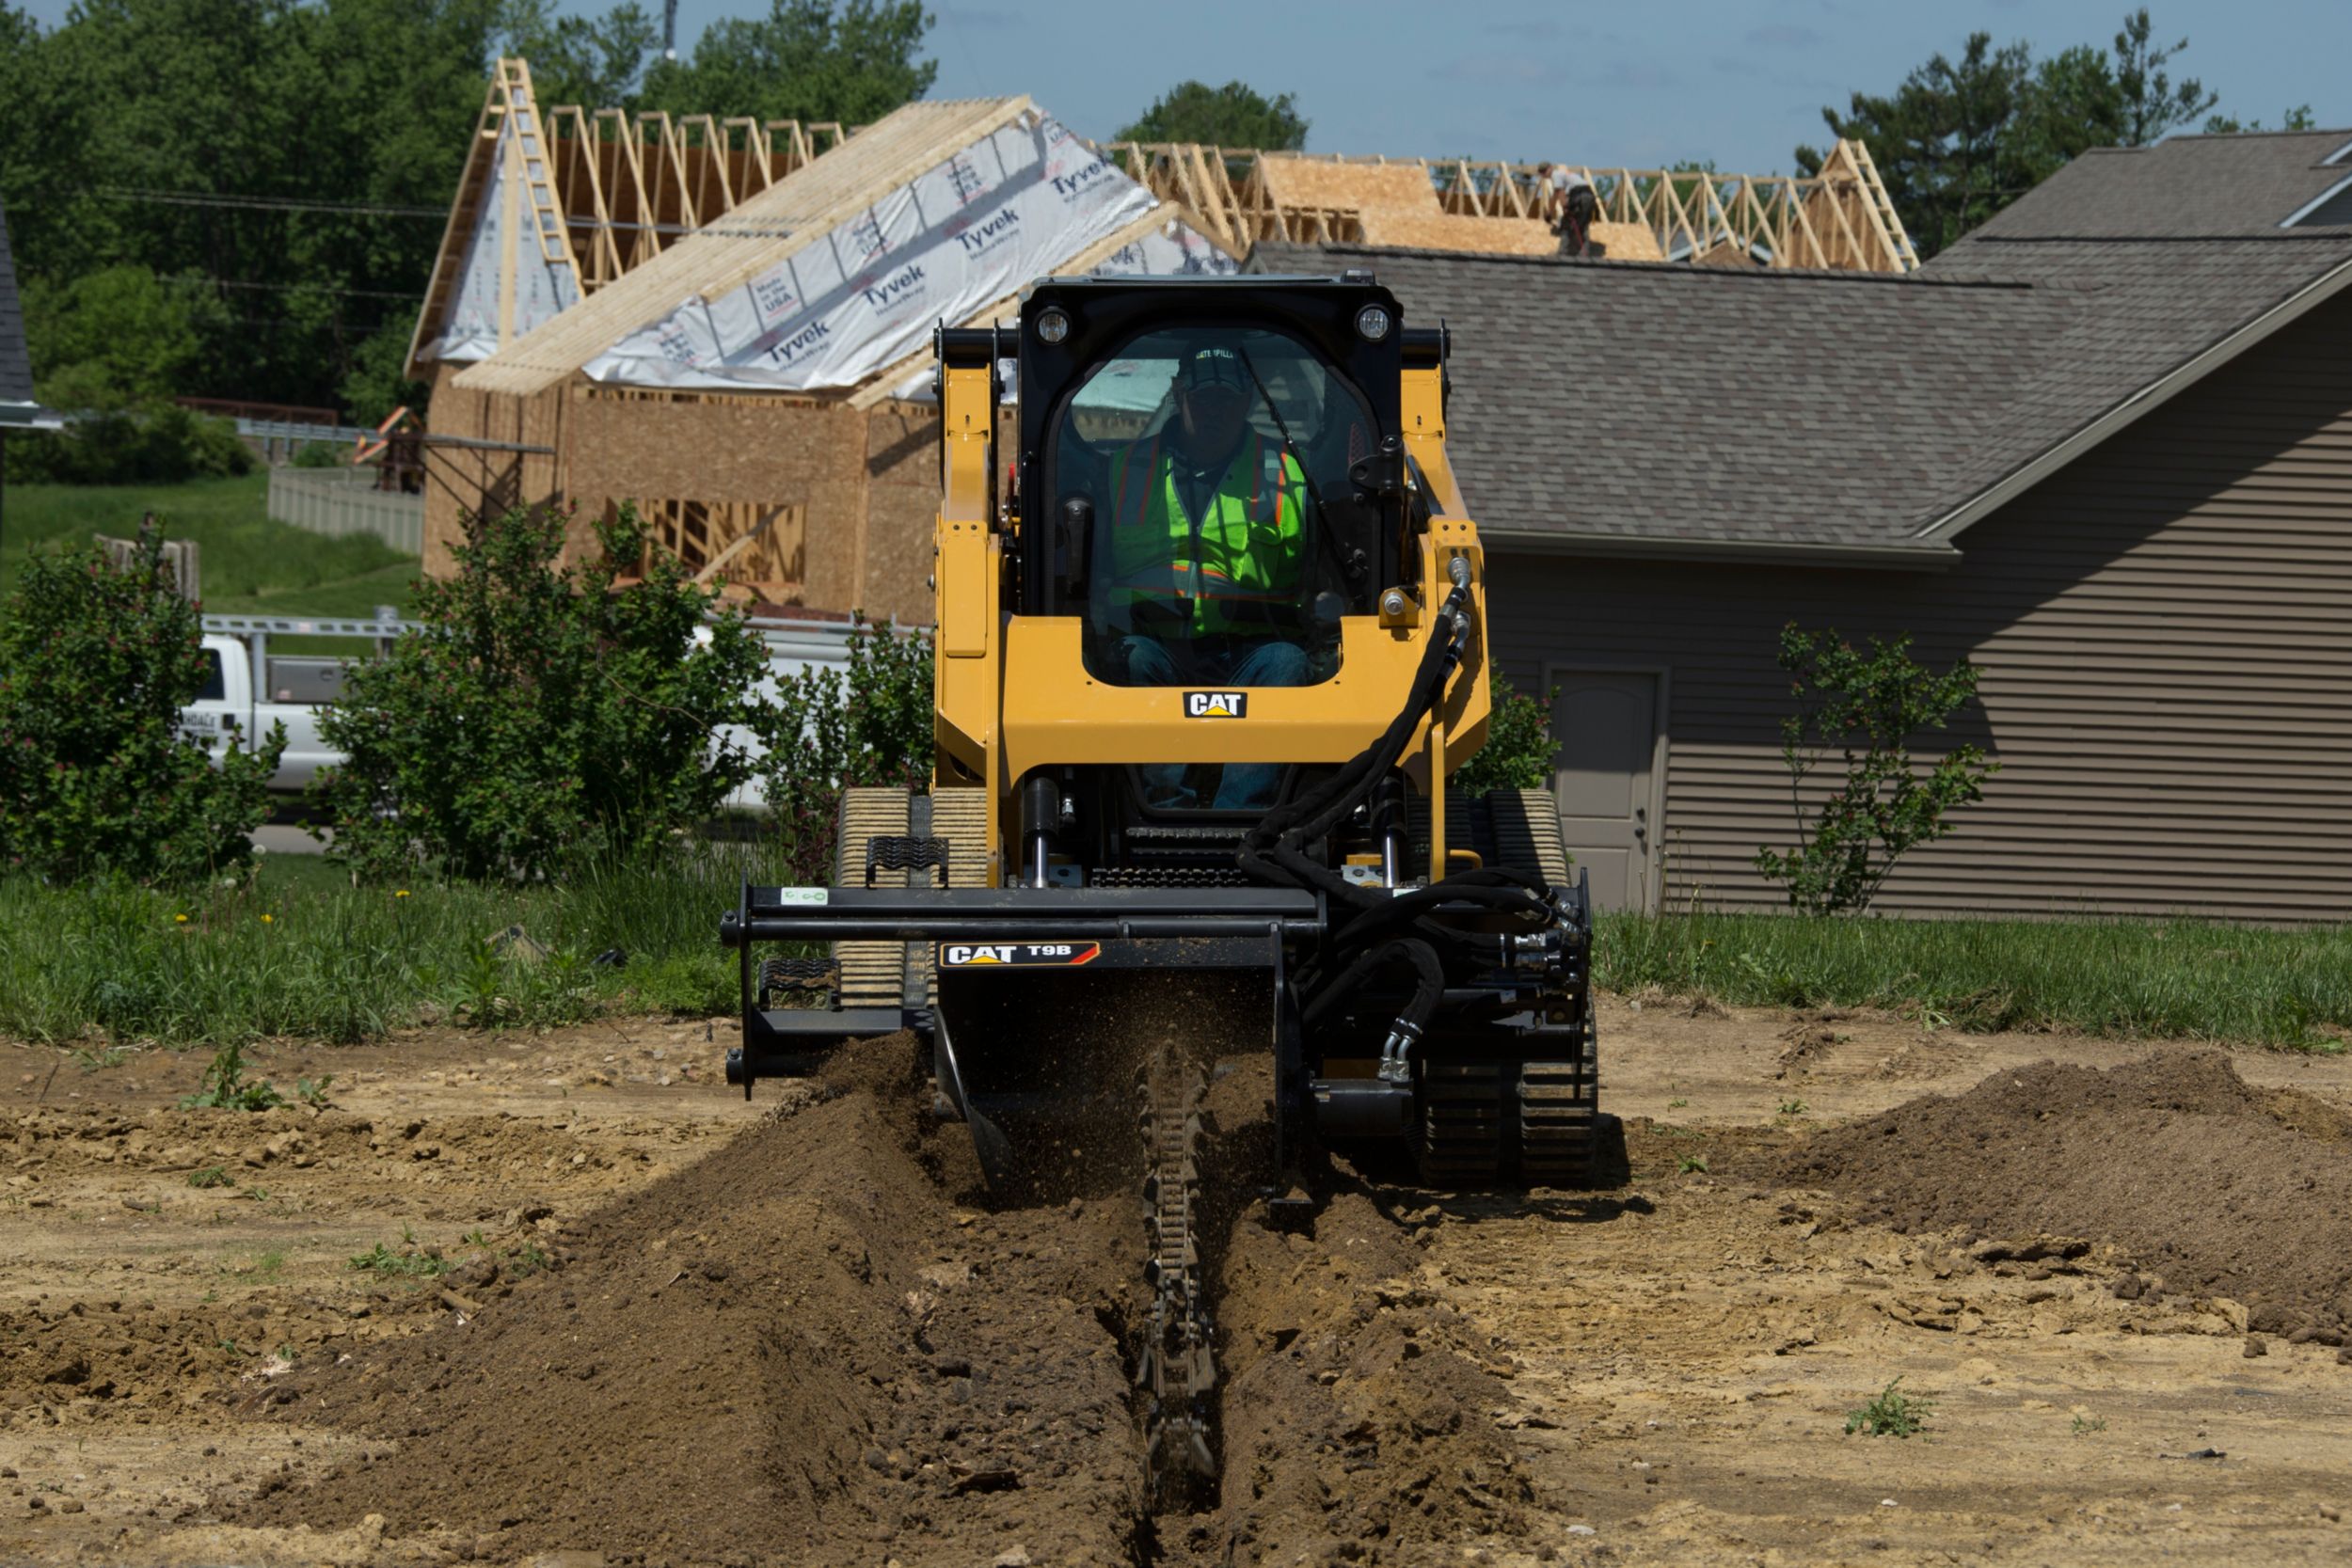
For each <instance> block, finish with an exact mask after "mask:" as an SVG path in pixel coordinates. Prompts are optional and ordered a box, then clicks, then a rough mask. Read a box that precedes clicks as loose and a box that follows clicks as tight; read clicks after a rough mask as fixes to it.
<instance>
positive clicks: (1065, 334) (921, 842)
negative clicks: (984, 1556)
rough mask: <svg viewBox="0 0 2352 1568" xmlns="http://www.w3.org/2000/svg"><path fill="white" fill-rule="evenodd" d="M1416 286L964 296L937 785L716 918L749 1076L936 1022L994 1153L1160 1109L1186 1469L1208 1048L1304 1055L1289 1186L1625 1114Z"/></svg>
mask: <svg viewBox="0 0 2352 1568" xmlns="http://www.w3.org/2000/svg"><path fill="white" fill-rule="evenodd" d="M1406 321H1407V318H1406V312H1405V309H1404V308H1403V306H1402V305H1401V304H1400V303H1399V301H1398V300H1397V299H1396V298H1395V297H1394V296H1393V295H1392V294H1391V293H1390V292H1389V291H1388V290H1387V289H1386V288H1384V287H1382V286H1381V285H1380V284H1378V283H1377V282H1376V281H1375V279H1374V278H1373V277H1372V276H1371V275H1370V274H1368V273H1359V272H1351V273H1349V274H1347V275H1346V276H1344V277H1331V278H1306V277H1300V278H1279V277H1241V278H1228V279H1161V278H1152V279H1135V278H1117V279H1101V278H1051V279H1045V280H1042V281H1041V282H1039V283H1038V284H1036V285H1034V286H1033V287H1032V288H1031V290H1030V291H1029V293H1027V295H1026V296H1025V300H1024V302H1023V305H1022V309H1021V311H1020V317H1019V322H1018V325H1017V326H1008V327H984V328H971V329H945V328H943V329H942V330H941V331H940V332H939V334H938V340H937V348H938V357H939V365H940V368H939V372H938V390H939V400H940V406H941V413H942V420H941V442H942V450H941V453H940V470H941V483H942V493H941V499H940V509H939V518H938V524H937V532H936V557H935V579H934V583H933V586H934V589H935V591H936V595H937V600H936V613H937V619H936V623H935V625H936V641H935V645H934V655H935V660H936V675H935V688H934V695H935V734H936V737H937V756H936V764H935V769H934V772H933V775H932V786H931V788H930V790H929V792H928V793H918V794H914V795H910V794H908V793H907V792H904V791H895V790H874V789H853V790H850V791H849V792H848V794H847V798H846V799H845V800H844V802H843V804H842V808H841V817H840V841H839V855H838V875H837V876H836V878H835V880H834V885H833V886H832V887H829V888H798V887H764V886H746V887H745V888H744V889H743V893H742V897H741V901H740V904H739V908H738V909H736V910H735V911H730V912H729V913H728V914H726V915H725V916H724V917H723V920H722V923H721V937H722V940H723V942H726V943H728V944H730V945H733V946H735V947H737V948H739V950H740V953H741V965H742V991H743V1037H742V1044H741V1046H740V1048H739V1049H738V1050H736V1051H734V1052H733V1053H731V1054H730V1056H729V1058H728V1063H727V1072H728V1077H729V1080H730V1082H735V1083H739V1084H741V1085H743V1086H744V1091H745V1093H746V1094H747V1095H748V1094H749V1093H750V1092H751V1085H753V1084H754V1083H755V1081H756V1080H758V1079H760V1078H762V1077H768V1076H775V1075H781V1074H786V1073H794V1072H803V1071H805V1070H807V1069H808V1068H809V1066H810V1065H811V1063H812V1062H813V1060H815V1059H816V1058H817V1057H818V1055H820V1054H821V1053H822V1052H823V1051H824V1050H826V1049H828V1048H830V1047H831V1046H833V1045H835V1044H837V1043H839V1042H840V1041H841V1040H843V1039H845V1038H849V1037H863V1036H872V1035H882V1034H887V1033H890V1032H893V1031H897V1030H901V1029H907V1030H913V1031H915V1032H916V1033H917V1034H918V1035H920V1036H921V1037H926V1038H927V1039H928V1040H929V1042H930V1055H931V1060H932V1063H933V1068H934V1071H935V1075H936V1088H937V1096H938V1102H939V1104H940V1106H941V1108H942V1111H943V1114H946V1115H948V1116H952V1117H960V1118H961V1119H962V1120H963V1121H965V1122H966V1123H968V1124H969V1125H970V1128H971V1130H972V1133H973V1136H974V1139H975V1142H976V1145H977V1150H978V1153H979V1157H980V1162H981V1164H982V1167H983V1168H984V1169H985V1170H986V1172H987V1173H988V1176H989V1179H990V1180H991V1181H992V1182H1003V1183H1015V1184H1018V1183H1026V1182H1034V1181H1036V1180H1040V1179H1041V1176H1051V1175H1054V1174H1057V1173H1059V1172H1062V1171H1064V1170H1065V1169H1066V1168H1067V1167H1068V1166H1070V1165H1071V1164H1073V1163H1075V1164H1078V1165H1080V1166H1085V1165H1087V1164H1089V1163H1090V1162H1093V1161H1096V1160H1098V1159H1109V1158H1113V1157H1114V1156H1120V1155H1123V1156H1125V1157H1127V1158H1129V1159H1130V1160H1132V1159H1133V1158H1134V1154H1133V1151H1134V1149H1135V1148H1136V1131H1137V1126H1138V1122H1140V1126H1141V1131H1142V1134H1143V1136H1142V1145H1143V1149H1142V1155H1141V1158H1142V1159H1143V1161H1144V1170H1145V1191H1146V1206H1147V1213H1148V1216H1149V1219H1150V1222H1151V1223H1150V1227H1149V1230H1150V1243H1149V1244H1150V1248H1151V1255H1150V1257H1149V1258H1148V1259H1147V1272H1148V1275H1149V1276H1150V1278H1151V1279H1152V1283H1153V1287H1154V1289H1155V1291H1156V1292H1157V1308H1156V1311H1157V1315H1156V1317H1155V1319H1154V1323H1155V1325H1156V1326H1155V1328H1154V1330H1153V1332H1152V1336H1151V1339H1152V1342H1151V1343H1150V1344H1148V1345H1147V1346H1146V1347H1145V1348H1144V1351H1143V1353H1142V1354H1141V1355H1140V1356H1139V1358H1138V1359H1139V1362H1140V1367H1139V1370H1138V1376H1139V1377H1140V1378H1141V1379H1142V1380H1143V1381H1144V1382H1145V1384H1146V1386H1147V1387H1148V1390H1149V1396H1150V1398H1149V1404H1150V1407H1151V1410H1152V1418H1151V1431H1150V1434H1149V1437H1150V1447H1151V1451H1152V1465H1153V1473H1154V1475H1155V1476H1157V1477H1160V1478H1162V1479H1163V1480H1167V1479H1168V1478H1171V1477H1174V1478H1181V1477H1184V1476H1188V1475H1200V1474H1203V1473H1207V1472H1209V1471H1211V1470H1213V1468H1214V1464H1213V1457H1212V1453H1211V1441H1212V1434H1211V1432H1210V1427H1209V1421H1208V1409H1209V1402H1208V1394H1209V1389H1210V1385H1211V1382H1212V1380H1213V1378H1214V1366H1213V1360H1214V1357H1213V1337H1212V1335H1211V1332H1210V1324H1209V1321H1208V1314H1207V1303H1206V1298H1205V1296H1204V1294H1203V1292H1202V1285H1201V1277H1202V1276H1201V1269H1200V1256H1199V1253H1200V1247H1199V1236H1198V1234H1197V1227H1198V1218H1197V1216H1198V1214H1199V1212H1200V1202H1201V1194H1200V1191H1199V1185H1200V1179H1199V1171H1200V1164H1201V1150H1200V1137H1201V1132H1200V1129H1201V1125H1202V1117H1201V1114H1200V1098H1201V1095H1202V1092H1203V1085H1204V1083H1205V1081H1206V1080H1205V1074H1206V1073H1207V1072H1208V1071H1210V1070H1212V1069H1213V1067H1214V1065H1215V1064H1216V1062H1218V1061H1219V1060H1222V1059H1230V1058H1232V1057H1234V1056H1237V1055H1244V1054H1248V1053H1260V1054H1262V1055H1263V1056H1265V1057H1268V1058H1270V1062H1271V1080H1272V1085H1273V1087H1272V1096H1271V1098H1272V1105H1271V1108H1270V1109H1271V1117H1270V1120H1271V1126H1272V1128H1273V1130H1274V1136H1273V1138H1272V1140H1271V1142H1272V1148H1271V1149H1270V1151H1269V1152H1268V1153H1267V1154H1266V1155H1265V1156H1264V1158H1265V1160H1266V1161H1267V1163H1268V1168H1266V1169H1265V1171H1264V1172H1263V1176H1264V1181H1263V1191H1265V1192H1268V1193H1271V1194H1277V1195H1279V1194H1280V1193H1282V1192H1285V1191H1287V1190H1291V1189H1292V1187H1293V1185H1294V1184H1293V1183H1292V1181H1291V1180H1289V1173H1290V1172H1293V1171H1295V1170H1296V1169H1298V1168H1299V1163H1300V1161H1301V1159H1302V1157H1303V1154H1304V1152H1305V1151H1306V1150H1308V1149H1310V1148H1312V1147H1315V1146H1317V1145H1325V1144H1328V1145H1343V1146H1344V1145H1363V1144H1387V1145H1389V1146H1391V1147H1393V1148H1396V1149H1398V1150H1399V1151H1400V1152H1402V1153H1406V1154H1409V1157H1410V1159H1411V1160H1412V1161H1413V1162H1415V1164H1417V1166H1418V1170H1419V1174H1420V1178H1421V1180H1422V1181H1423V1182H1424V1183H1426V1184H1428V1185H1430V1186H1434V1187H1439V1188H1464V1187H1486V1186H1504V1187H1510V1186H1521V1187H1524V1186H1533V1185H1574V1184H1577V1183H1580V1182H1581V1181H1583V1180H1585V1178H1586V1176H1587V1173H1588V1171H1589V1170H1590V1169H1591V1166H1592V1164H1593V1160H1594V1153H1595V1144H1596V1139H1597V1136H1598V1135H1599V1131H1600V1130H1599V1127H1598V1125H1597V1121H1598V1117H1597V1099H1596V1094H1597V1073H1596V1065H1595V1056H1594V1037H1593V1016H1592V1006H1591V997H1590V990H1589V985H1588V979H1587V961H1588V956H1589V951H1590V945H1591V938H1592V924H1591V916H1590V912H1589V906H1588V902H1587V895H1586V888H1585V883H1584V879H1583V878H1582V876H1581V874H1579V875H1576V876H1574V877H1573V878H1572V877H1571V874H1570V868H1569V865H1568V862H1567V856H1566V854H1565V850H1564V848H1563V847H1562V843H1561V835H1560V825H1559V817H1558V816H1557V813H1556V809H1555V807H1554V805H1553V803H1552V800H1551V798H1550V796H1549V794H1547V793H1543V792H1538V791H1515V790H1498V791H1493V792H1490V793H1487V794H1486V795H1484V796H1483V797H1481V798H1479V799H1476V800H1470V799H1465V798H1463V797H1462V795H1461V794H1460V793H1459V792H1458V791H1456V790H1450V789H1449V788H1448V780H1449V778H1450V777H1451V776H1452V775H1453V773H1454V771H1455V769H1456V768H1458V767H1459V766H1460V765H1461V763H1462V762H1463V761H1464V760H1465V759H1466V758H1468V757H1469V756H1470V753H1471V752H1474V751H1476V750H1477V749H1478V747H1479V745H1480V743H1481V742H1482V740H1483V739H1484V737H1485V734H1486V721H1487V712H1488V690H1487V680H1486V669H1487V648H1486V595H1485V580H1484V578H1485V559H1484V556H1483V553H1482V551H1481V549H1480V546H1479V540H1478V530H1477V527H1476V525H1475V524H1473V523H1472V522H1471V520H1470V516H1469V515H1468V514H1467V513H1466V511H1465V509H1464V506H1463V501H1462V497H1461V493H1460V491H1459V489H1458V487H1457V486H1456V484H1455V483H1454V473H1453V469H1452V467H1451V466H1450V465H1449V463H1448V461H1447V456H1446V429H1445V412H1446V358H1447V340H1446V335H1445V333H1444V331H1443V330H1442V328H1432V327H1419V326H1411V325H1406ZM1203 388H1207V389H1206V390H1204V389H1203ZM1009 391H1017V399H1018V415H1017V420H1010V421H1008V420H1004V413H1005V404H1006V403H1007V401H1008V393H1009ZM1212 394H1214V395H1212ZM1220 408H1223V409H1224V410H1226V413H1225V414H1223V415H1220V414H1219V409H1220ZM1233 409H1238V410H1239V412H1238V415H1237V416H1233V415H1232V412H1231V411H1232V410H1233ZM1217 418H1226V419H1227V420H1228V425H1229V428H1226V429H1223V430H1218V429H1215V428H1210V427H1212V426H1214V425H1215V424H1216V419H1217ZM1236 419H1237V423H1236V422H1235V420H1236ZM1008 424H1010V425H1012V427H1013V432H1014V433H1013V434H1012V436H1011V449H1010V451H1001V450H1000V448H1001V446H1002V443H1003V441H1004V439H1005V428H1006V426H1007V425H1008ZM816 942H831V943H832V944H833V946H832V953H833V957H832V958H830V959H816V958H805V957H792V956H784V955H774V954H772V951H771V956H768V957H765V958H763V957H762V952H761V950H762V949H770V950H772V949H773V947H774V946H776V945H777V944H793V945H794V947H795V949H796V951H798V952H803V953H804V952H806V951H808V950H809V944H813V943H816ZM811 991H813V992H815V993H817V994H816V997H815V1000H816V1001H817V1002H818V1005H817V1006H807V1005H804V1004H805V1003H806V1002H807V1001H808V1000H809V998H808V997H807V996H806V995H805V994H795V993H796V992H799V993H806V992H811ZM795 1004H803V1005H795ZM1138 1095H1139V1096H1140V1098H1139V1099H1138Z"/></svg>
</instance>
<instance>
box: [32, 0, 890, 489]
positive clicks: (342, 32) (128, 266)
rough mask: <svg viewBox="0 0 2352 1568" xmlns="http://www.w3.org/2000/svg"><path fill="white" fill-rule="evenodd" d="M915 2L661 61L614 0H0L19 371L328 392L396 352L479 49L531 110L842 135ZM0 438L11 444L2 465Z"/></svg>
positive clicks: (418, 292) (382, 389) (875, 110)
mask: <svg viewBox="0 0 2352 1568" xmlns="http://www.w3.org/2000/svg"><path fill="white" fill-rule="evenodd" d="M929 26H930V16H929V15H928V13H926V12H925V11H924V9H923V8H922V5H921V4H920V0H771V4H770V7H769V9H768V12H767V14H766V15H764V16H754V17H748V18H744V17H738V18H730V19H728V20H725V21H723V22H720V23H717V24H713V25H712V26H711V27H710V28H709V29H707V31H706V32H705V33H704V35H703V37H702V40H701V41H700V43H699V44H698V45H697V47H696V48H695V49H694V50H693V51H692V53H691V56H690V57H688V58H684V59H666V58H661V57H660V34H659V28H658V27H657V26H656V24H654V23H653V22H652V20H651V19H650V18H649V16H648V15H647V12H646V10H645V8H644V6H642V5H640V4H636V3H633V0H632V3H627V4H622V5H619V6H616V7H614V8H612V9H611V10H610V11H608V12H606V13H604V14H603V15H601V16H597V17H593V18H583V17H578V16H568V15H559V14H557V13H556V11H555V8H554V5H553V3H552V0H84V3H83V4H81V5H78V6H77V7H76V8H74V9H73V10H72V13H70V15H69V17H68V19H67V21H66V22H65V23H64V24H61V25H59V26H56V27H55V28H44V27H42V26H41V25H40V23H39V22H38V21H36V20H35V19H34V18H33V17H32V16H31V15H30V14H29V13H28V12H26V11H25V10H24V9H22V8H19V7H17V6H14V5H11V4H8V3H7V0H0V203H5V206H6V210H7V214H8V229H9V234H10V238H11V240H12V242H13V249H14V253H15V261H16V267H17V272H18V276H19V281H20V284H21V288H22V294H23V301H24V313H25V323H26V329H27V337H28V342H29V347H30V350H31V353H32V357H33V369H34V374H35V378H36V383H37V385H38V386H39V387H40V390H41V393H42V395H43V396H44V398H46V399H48V400H49V401H51V402H53V403H55V404H57V405H58V406H62V407H68V408H72V409H76V410H84V409H121V408H125V407H137V406H140V405H143V404H155V403H157V402H158V401H159V400H161V399H163V398H165V397H167V396H172V395H186V396H215V397H224V398H236V399H243V400H250V401H258V402H270V403H282V404H297V405H306V406H317V407H335V408H340V409H342V410H344V411H346V412H348V413H349V414H350V415H352V416H353V417H355V418H358V419H360V420H373V419H377V418H380V417H381V416H382V415H383V414H385V413H387V412H389V410H390V409H391V408H392V407H393V406H394V405H395V404H398V403H400V402H402V401H404V399H405V398H406V397H407V396H409V395H411V394H413V392H414V390H415V389H414V388H409V387H405V386H404V385H403V384H402V381H401V373H400V372H401V365H402V361H403V359H404V358H405V355H406V352H407V347H408V340H409V336H410V334H411V332H412V331H413V330H414V328H415V325H416V317H417V310H418V307H419V306H420V304H421V300H422V296H423V293H424V290H425V285H426V282H427V280H428V278H429V277H430V275H431V273H432V267H433V258H434V253H435V251H436V250H437V247H438V245H439V244H440V239H441V233H442V229H443V226H444V224H445V223H446V221H447V217H448V212H449V202H450V198H451V196H452V194H453V192H454V190H455V188H456V183H457V177H458V174H459V172H460V170H461V168H462V167H463V165H464V162H465V157H466V148H467V141H468V137H469V135H470V133H471V132H472V129H473V126H474V122H475V119H476V117H477V116H478V115H479V114H480V113H481V110H482V102H483V93H484V89H485V83H486V81H487V78H488V74H489V71H490V69H491V66H492V64H493V62H494V61H495V60H496V59H497V58H498V57H499V56H500V55H523V56H525V57H527V58H529V59H530V60H531V62H532V71H533V76H534V79H535V82H536V84H537V86H538V87H539V89H540V96H541V97H542V99H543V100H544V101H545V102H547V103H588V104H593V105H601V104H605V103H619V104H622V105H624V106H627V107H630V108H653V109H670V110H673V111H685V112H705V111H707V112H711V113H716V114H722V115H756V116H760V117H763V118H770V117H774V118H784V117H798V118H802V119H838V120H842V121H845V122H850V123H862V122H865V121H867V120H871V119H876V118H878V117H879V116H881V115H882V114H886V113H888V112H889V111H890V110H891V109H892V108H895V107H897V106H898V104H900V103H905V102H907V101H908V100H909V99H912V98H916V97H920V96H921V95H922V94H923V93H924V92H926V91H927V90H929V88H930V85H931V81H932V78H933V76H934V74H935V72H936V67H935V66H934V65H933V64H931V63H930V62H929V61H927V60H924V59H921V58H919V57H918V56H919V51H920V48H921V45H922V40H923V37H924V34H925V32H926V30H927V29H928V28H929ZM15 455H16V454H15V453H14V452H13V451H12V452H11V457H12V458H13V457H14V456H15Z"/></svg>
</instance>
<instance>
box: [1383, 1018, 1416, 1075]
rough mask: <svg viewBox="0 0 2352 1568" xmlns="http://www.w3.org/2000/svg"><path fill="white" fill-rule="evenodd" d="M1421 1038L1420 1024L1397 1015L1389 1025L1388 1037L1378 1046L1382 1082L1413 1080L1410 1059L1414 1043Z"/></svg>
mask: <svg viewBox="0 0 2352 1568" xmlns="http://www.w3.org/2000/svg"><path fill="white" fill-rule="evenodd" d="M1420 1038H1421V1025H1420V1024H1418V1023H1415V1022H1413V1021H1412V1020H1411V1019H1409V1018H1406V1017H1404V1016H1403V1015H1402V1014H1400V1015H1398V1017H1397V1021H1396V1022H1394V1023H1392V1024H1391V1025H1390V1026H1389V1037H1388V1039H1387V1040H1386V1041H1384V1042H1382V1044H1381V1047H1380V1081H1381V1082H1382V1083H1384V1084H1409V1083H1411V1082H1412V1081H1413V1065H1412V1061H1411V1055H1412V1050H1413V1046H1414V1043H1415V1042H1416V1041H1418V1040H1419V1039H1420Z"/></svg>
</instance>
